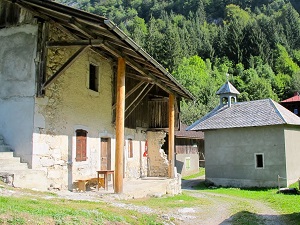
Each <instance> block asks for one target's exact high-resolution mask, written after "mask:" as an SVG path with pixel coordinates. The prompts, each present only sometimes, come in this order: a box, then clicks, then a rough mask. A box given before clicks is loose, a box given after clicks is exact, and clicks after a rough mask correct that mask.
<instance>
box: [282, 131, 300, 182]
mask: <svg viewBox="0 0 300 225" xmlns="http://www.w3.org/2000/svg"><path fill="white" fill-rule="evenodd" d="M284 136H285V145H286V170H287V177H286V178H287V185H290V184H292V183H294V182H296V181H298V179H299V178H300V167H299V165H300V127H299V126H297V127H296V126H288V127H286V128H285V130H284Z"/></svg>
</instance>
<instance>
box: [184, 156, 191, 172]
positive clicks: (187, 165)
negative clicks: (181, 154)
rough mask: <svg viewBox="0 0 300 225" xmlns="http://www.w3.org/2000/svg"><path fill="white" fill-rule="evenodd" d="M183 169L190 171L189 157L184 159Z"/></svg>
mask: <svg viewBox="0 0 300 225" xmlns="http://www.w3.org/2000/svg"><path fill="white" fill-rule="evenodd" d="M184 167H185V170H189V169H191V157H185V159H184Z"/></svg>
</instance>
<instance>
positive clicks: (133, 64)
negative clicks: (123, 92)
mask: <svg viewBox="0 0 300 225" xmlns="http://www.w3.org/2000/svg"><path fill="white" fill-rule="evenodd" d="M101 47H102V48H104V49H105V50H106V51H108V52H110V53H111V54H112V55H114V56H116V57H123V58H124V59H125V60H126V64H127V65H129V66H131V67H132V68H133V69H134V70H136V71H138V72H139V73H141V74H143V75H144V76H147V77H150V78H151V79H153V82H154V83H155V84H156V85H157V86H159V87H160V88H161V89H163V90H165V91H166V92H167V93H172V94H173V95H175V96H176V93H175V92H174V91H173V90H172V89H170V88H168V87H166V86H165V85H164V84H163V83H162V82H161V81H160V80H159V79H157V78H156V77H155V76H154V75H153V74H151V73H149V72H147V71H145V70H144V69H143V68H142V66H140V65H139V64H138V63H136V62H134V60H131V59H130V58H128V57H126V56H123V53H122V52H120V51H119V50H117V49H115V48H113V47H112V46H111V45H109V44H108V43H107V42H106V41H105V42H104V45H101Z"/></svg>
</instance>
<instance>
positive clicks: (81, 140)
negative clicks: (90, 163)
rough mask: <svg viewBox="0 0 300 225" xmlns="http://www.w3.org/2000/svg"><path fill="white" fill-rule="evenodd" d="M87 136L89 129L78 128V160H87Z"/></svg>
mask: <svg viewBox="0 0 300 225" xmlns="http://www.w3.org/2000/svg"><path fill="white" fill-rule="evenodd" d="M86 137H87V131H85V130H76V158H75V160H76V162H80V161H86V159H87V157H86Z"/></svg>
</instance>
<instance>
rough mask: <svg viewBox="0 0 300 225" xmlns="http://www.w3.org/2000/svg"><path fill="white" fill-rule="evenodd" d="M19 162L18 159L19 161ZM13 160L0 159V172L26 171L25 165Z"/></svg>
mask: <svg viewBox="0 0 300 225" xmlns="http://www.w3.org/2000/svg"><path fill="white" fill-rule="evenodd" d="M19 160H20V159H19ZM19 160H18V161H16V160H15V159H7V160H6V161H5V160H4V159H1V161H0V171H3V170H26V169H28V165H27V163H20V161H19Z"/></svg>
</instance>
